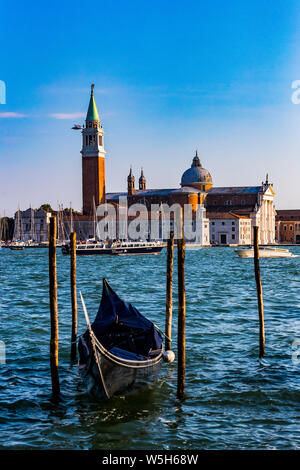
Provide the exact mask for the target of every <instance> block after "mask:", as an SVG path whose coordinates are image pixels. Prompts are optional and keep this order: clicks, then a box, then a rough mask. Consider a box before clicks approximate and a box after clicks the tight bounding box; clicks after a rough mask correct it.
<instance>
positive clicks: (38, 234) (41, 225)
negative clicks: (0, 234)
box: [14, 208, 52, 243]
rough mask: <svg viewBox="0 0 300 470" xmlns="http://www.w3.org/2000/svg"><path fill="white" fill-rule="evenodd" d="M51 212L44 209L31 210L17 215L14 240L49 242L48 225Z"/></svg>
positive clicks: (19, 212) (18, 212)
mask: <svg viewBox="0 0 300 470" xmlns="http://www.w3.org/2000/svg"><path fill="white" fill-rule="evenodd" d="M51 215H52V214H51V212H46V211H45V210H44V209H40V210H35V209H32V208H29V209H27V210H25V211H19V210H18V211H17V212H16V213H15V217H14V219H15V230H14V239H15V240H17V239H21V240H24V241H29V240H32V241H35V242H39V243H40V242H45V241H47V240H48V225H49V220H50V217H51Z"/></svg>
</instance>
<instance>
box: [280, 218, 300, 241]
mask: <svg viewBox="0 0 300 470" xmlns="http://www.w3.org/2000/svg"><path fill="white" fill-rule="evenodd" d="M275 233H276V241H277V242H278V243H292V244H294V243H297V244H298V243H300V210H299V209H289V210H277V215H276V225H275Z"/></svg>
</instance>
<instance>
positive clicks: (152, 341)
mask: <svg viewBox="0 0 300 470" xmlns="http://www.w3.org/2000/svg"><path fill="white" fill-rule="evenodd" d="M92 329H93V332H94V333H95V336H96V337H97V339H98V340H99V341H100V342H101V344H102V345H103V346H104V347H105V348H106V349H108V350H110V351H111V352H112V353H114V354H116V355H120V357H124V358H128V359H131V360H143V359H147V358H148V357H149V353H150V352H151V351H153V350H158V349H161V347H162V337H161V335H160V333H159V332H158V330H157V329H156V328H155V327H154V324H153V323H152V322H151V321H149V320H147V318H145V317H144V316H143V315H142V314H141V313H140V312H139V311H138V310H137V309H136V308H135V307H134V306H133V305H131V304H129V303H127V302H124V301H123V300H121V299H120V297H119V296H118V295H117V294H116V293H115V292H114V291H113V289H112V288H111V287H110V286H109V284H108V282H107V281H106V279H103V291H102V298H101V302H100V307H99V310H98V313H97V315H96V318H95V320H94V322H93V323H92ZM88 343H89V333H88V331H86V333H85V334H84V335H83V340H82V339H81V340H80V342H79V353H80V362H81V363H84V362H86V359H87V355H88V347H87V344H88ZM118 353H119V354H118Z"/></svg>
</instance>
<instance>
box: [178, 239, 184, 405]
mask: <svg viewBox="0 0 300 470" xmlns="http://www.w3.org/2000/svg"><path fill="white" fill-rule="evenodd" d="M177 252H178V253H177V254H178V333H177V354H178V372H177V397H178V398H180V399H182V398H183V397H184V392H185V276H184V261H185V242H184V238H183V234H182V238H181V239H178V240H177Z"/></svg>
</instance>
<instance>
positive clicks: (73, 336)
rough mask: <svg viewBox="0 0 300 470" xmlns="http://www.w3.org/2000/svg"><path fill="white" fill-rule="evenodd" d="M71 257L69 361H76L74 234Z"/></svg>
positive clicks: (71, 237)
mask: <svg viewBox="0 0 300 470" xmlns="http://www.w3.org/2000/svg"><path fill="white" fill-rule="evenodd" d="M70 256H71V273H70V274H71V302H72V334H71V361H76V349H77V348H76V343H77V294H76V232H72V233H71V236H70Z"/></svg>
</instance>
